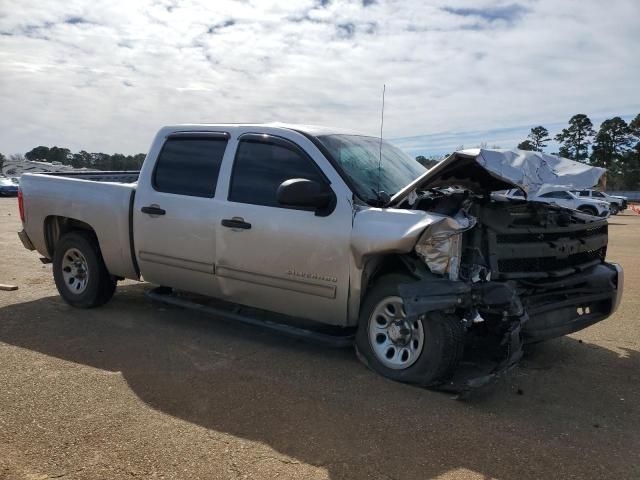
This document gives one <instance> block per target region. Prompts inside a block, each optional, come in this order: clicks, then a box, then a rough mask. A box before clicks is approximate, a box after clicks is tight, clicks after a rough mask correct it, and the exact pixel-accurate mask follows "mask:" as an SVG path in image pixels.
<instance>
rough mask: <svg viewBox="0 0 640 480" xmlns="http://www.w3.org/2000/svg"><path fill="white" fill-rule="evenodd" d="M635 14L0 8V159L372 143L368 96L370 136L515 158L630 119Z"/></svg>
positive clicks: (269, 7)
mask: <svg viewBox="0 0 640 480" xmlns="http://www.w3.org/2000/svg"><path fill="white" fill-rule="evenodd" d="M638 14H640V4H639V3H638V2H631V1H627V2H625V1H613V2H606V3H605V2H598V1H595V0H591V1H589V0H587V1H578V0H570V1H564V2H556V1H553V0H538V1H528V2H520V3H504V2H499V1H492V0H487V1H483V2H477V1H473V2H472V1H471V0H450V1H448V2H444V1H438V0H434V1H432V2H428V3H427V2H423V1H421V0H403V1H400V0H387V1H383V0H379V1H376V2H372V1H362V0H353V1H347V0H333V1H326V0H325V1H316V0H300V1H291V2H281V1H277V0H260V1H258V0H242V1H237V2H235V1H231V0H217V1H216V2H209V1H206V0H184V1H181V2H173V1H164V0H162V1H161V0H140V1H139V2H129V1H125V0H91V1H89V0H76V1H73V2H60V1H59V0H41V1H39V2H37V5H36V4H33V5H32V4H30V3H29V2H24V1H21V0H3V1H2V2H1V3H0V109H1V111H2V112H3V115H2V117H1V119H0V151H1V152H3V153H13V152H24V151H25V150H27V149H30V148H32V147H33V146H36V145H39V144H44V145H54V144H55V145H64V146H67V147H69V148H71V149H74V150H79V149H85V150H92V151H105V152H116V151H120V152H124V153H137V152H140V151H145V150H146V148H147V147H148V144H149V142H150V141H151V138H152V137H153V134H154V132H155V131H156V130H157V129H158V128H160V127H161V126H162V125H165V124H173V123H182V122H270V121H282V122H300V123H314V124H327V125H333V126H336V127H342V128H349V129H357V130H360V131H363V132H364V133H367V134H373V135H375V134H377V132H378V129H379V118H380V100H381V91H382V85H383V84H386V85H387V93H386V107H385V136H386V137H388V138H396V139H397V138H405V137H411V138H413V140H412V143H411V146H410V147H408V148H411V149H413V150H412V151H416V152H417V151H419V152H420V153H429V152H431V151H436V150H442V149H451V148H455V146H457V145H460V144H464V145H470V144H473V143H474V141H475V139H476V138H480V137H482V140H481V141H486V142H489V143H490V144H491V143H494V142H495V143H499V144H500V145H502V146H505V147H512V146H515V144H516V143H518V141H520V140H522V139H523V138H524V137H522V136H521V133H522V132H524V135H525V136H526V133H527V130H528V128H530V126H534V125H539V124H541V125H546V126H547V128H549V129H550V130H551V129H552V128H551V127H550V126H551V125H555V124H560V123H562V122H566V121H567V120H568V119H569V118H570V117H571V116H572V115H573V114H575V113H577V112H585V113H588V114H589V115H591V116H592V118H594V119H595V118H605V117H607V116H613V115H631V114H635V113H637V112H638V111H640V97H638V94H637V92H638V90H637V79H638V78H640V58H639V57H638V54H637V46H638V44H639V41H640V31H639V30H638V29H637V25H636V21H635V19H637V18H638ZM514 128H515V129H516V130H517V131H510V130H509V129H514ZM518 128H519V129H520V130H518ZM505 129H507V130H505ZM505 131H508V132H510V133H508V134H505V133H504V132H505ZM442 132H445V133H442ZM451 132H457V133H451ZM498 132H503V133H498ZM553 133H555V132H553ZM434 134H437V135H439V137H437V138H436V137H434ZM492 135H493V137H500V138H502V139H503V140H500V139H499V138H495V139H494V138H493V137H492ZM505 135H506V136H505ZM415 137H418V138H421V140H417V139H416V138H415ZM506 137H509V138H506ZM511 137H512V138H511ZM445 138H446V139H448V140H446V141H447V142H449V143H448V144H447V145H443V144H442V142H443V141H445V140H444V139H445ZM507 141H508V142H510V143H509V144H507V143H506V142H507ZM416 142H419V144H418V145H416Z"/></svg>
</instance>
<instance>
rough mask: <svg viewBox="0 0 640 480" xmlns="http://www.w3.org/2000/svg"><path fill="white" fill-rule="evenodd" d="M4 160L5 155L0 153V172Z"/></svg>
mask: <svg viewBox="0 0 640 480" xmlns="http://www.w3.org/2000/svg"><path fill="white" fill-rule="evenodd" d="M5 160H6V158H5V156H4V155H3V154H1V153H0V172H2V166H3V165H4V161H5Z"/></svg>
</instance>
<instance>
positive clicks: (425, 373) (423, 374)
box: [355, 275, 464, 387]
mask: <svg viewBox="0 0 640 480" xmlns="http://www.w3.org/2000/svg"><path fill="white" fill-rule="evenodd" d="M412 281H415V280H413V279H412V278H410V277H407V276H403V275H387V276H384V277H381V278H380V279H379V280H378V281H377V282H376V284H375V285H374V286H373V287H372V288H371V290H370V291H369V293H368V294H367V296H366V298H365V300H364V302H363V304H362V308H361V309H360V318H359V323H358V331H357V332H356V342H355V346H356V354H357V356H358V358H359V359H360V360H361V361H362V362H363V363H364V364H365V365H367V366H368V367H369V368H371V369H372V370H374V371H375V372H377V373H379V374H380V375H382V376H384V377H387V378H389V379H391V380H395V381H399V382H405V383H411V384H415V385H420V386H424V387H429V386H436V385H439V384H441V383H443V382H446V381H447V380H448V379H449V378H450V377H451V375H452V374H453V372H454V371H455V369H456V368H457V366H458V364H459V363H460V361H461V359H462V355H463V351H464V328H463V326H462V322H461V321H460V320H459V319H457V318H455V317H452V316H447V315H444V314H441V313H437V312H432V313H429V314H427V315H423V316H421V317H419V318H417V319H414V320H413V321H412V322H411V325H410V326H409V327H407V326H406V324H405V327H404V328H402V327H401V328H396V329H395V331H393V330H391V329H388V328H387V329H386V330H385V328H384V327H381V326H380V322H379V320H380V318H382V319H385V320H386V319H387V318H388V317H389V316H388V313H389V311H388V309H386V307H385V305H387V306H388V305H389V304H393V302H397V301H398V300H399V301H400V306H401V304H402V299H401V298H400V296H399V293H398V284H400V283H408V282H412ZM396 304H397V303H396ZM381 308H382V309H383V311H384V312H385V313H384V314H383V315H379V314H380V312H381ZM385 316H386V317H385ZM402 316H403V314H402V313H401V315H400V317H401V318H400V319H399V320H400V321H401V319H402ZM405 321H406V320H405ZM372 322H377V323H376V324H373V323H372ZM383 323H384V322H383ZM390 323H394V322H393V321H392V322H390ZM396 325H397V324H396ZM409 329H410V330H411V333H410V335H409V334H408V333H407V330H409ZM383 330H384V332H383ZM420 332H422V335H421V333H420ZM398 333H400V336H401V338H399V339H398V338H397V335H398ZM382 335H386V340H385V341H384V342H382V343H380V342H379V340H380V339H381V336H382ZM393 336H396V340H398V341H397V342H395V343H394V342H393V341H392V337H393ZM407 336H408V337H409V338H410V340H409V341H408V343H406V344H405V343H404V342H406V339H407ZM420 336H422V340H421V341H420ZM416 341H418V342H417V344H416V343H415V342H416ZM374 342H376V347H374V346H373V344H374ZM416 345H417V346H418V347H419V348H416ZM385 349H386V350H385ZM392 349H394V350H395V352H394V354H393V357H392V358H391V359H390V358H389V357H388V356H387V354H388V353H390V352H391V350H392ZM405 350H406V351H408V352H409V353H405ZM405 358H406V361H404V360H405Z"/></svg>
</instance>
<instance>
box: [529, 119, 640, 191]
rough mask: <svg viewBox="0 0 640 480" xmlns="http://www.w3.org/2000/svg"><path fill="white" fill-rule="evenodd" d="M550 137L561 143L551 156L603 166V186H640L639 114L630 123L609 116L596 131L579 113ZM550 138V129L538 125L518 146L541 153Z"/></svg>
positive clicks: (618, 187) (610, 188) (615, 188)
mask: <svg viewBox="0 0 640 480" xmlns="http://www.w3.org/2000/svg"><path fill="white" fill-rule="evenodd" d="M553 138H554V140H555V141H556V142H558V144H559V146H560V148H559V149H558V151H557V152H554V153H553V154H554V155H559V156H561V157H565V158H570V159H571V160H576V161H578V162H582V163H586V164H589V165H593V166H596V167H604V168H606V169H607V174H606V176H605V177H604V178H603V185H602V186H603V188H606V189H607V190H635V189H637V188H639V187H640V114H638V115H636V117H635V118H634V119H633V120H631V121H630V122H629V123H627V122H626V121H625V120H624V119H623V118H621V117H613V118H608V119H606V120H605V121H604V122H602V124H600V128H599V129H598V131H596V130H595V129H594V128H593V123H592V122H591V119H590V118H589V117H588V116H587V115H585V114H583V113H579V114H577V115H574V116H573V117H571V119H569V124H568V126H567V128H563V129H562V131H560V133H558V134H556V135H555V136H554V137H553ZM550 141H551V136H550V134H549V131H548V130H547V129H546V128H545V127H543V126H542V125H539V126H537V127H534V128H532V129H531V131H530V132H529V135H528V136H527V139H526V140H524V141H522V142H521V143H519V144H518V148H519V149H521V150H532V151H536V152H543V151H544V149H545V148H546V147H547V144H548V142H550Z"/></svg>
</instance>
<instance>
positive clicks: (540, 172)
mask: <svg viewBox="0 0 640 480" xmlns="http://www.w3.org/2000/svg"><path fill="white" fill-rule="evenodd" d="M605 171H606V170H605V169H604V168H600V167H591V166H589V165H585V164H583V163H579V162H574V161H573V160H569V159H567V158H562V157H556V156H555V155H548V154H546V153H541V152H529V151H525V150H502V149H501V150H489V149H484V148H477V149H470V150H461V151H458V152H455V153H453V154H451V155H449V156H448V157H447V158H445V159H444V160H442V161H441V162H440V163H438V164H437V165H436V166H435V167H433V168H431V169H430V170H428V171H427V172H425V173H424V174H423V175H421V176H420V177H418V178H417V179H416V180H414V181H413V182H411V183H410V184H409V185H407V186H406V187H404V188H403V189H402V190H400V191H399V192H398V193H396V194H395V195H394V196H393V197H392V198H391V201H390V202H389V205H397V204H399V203H400V202H401V201H402V200H404V199H405V198H406V197H407V196H408V195H410V194H411V193H412V192H415V191H416V190H425V189H428V188H435V187H454V186H460V187H464V188H467V189H469V190H472V191H474V192H477V193H482V192H485V193H488V192H493V191H497V190H508V189H511V188H521V189H522V190H524V191H525V192H526V193H527V195H535V194H536V193H537V191H538V189H540V187H542V186H543V185H545V184H550V185H560V186H563V187H566V188H567V189H570V188H571V189H574V188H575V189H578V188H591V187H592V186H594V185H595V184H596V183H598V180H599V179H600V177H601V176H602V175H603V174H604V172H605Z"/></svg>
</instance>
